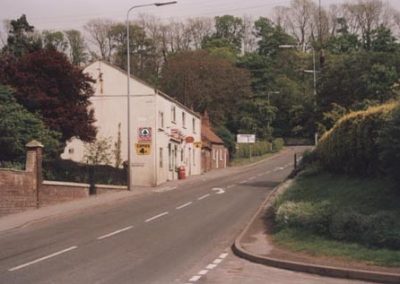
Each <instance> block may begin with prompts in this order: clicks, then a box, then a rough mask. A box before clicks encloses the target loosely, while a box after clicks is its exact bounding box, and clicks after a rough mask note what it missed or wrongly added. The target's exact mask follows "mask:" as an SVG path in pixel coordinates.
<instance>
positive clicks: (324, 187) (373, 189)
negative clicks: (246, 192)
mask: <svg viewBox="0 0 400 284" xmlns="http://www.w3.org/2000/svg"><path fill="white" fill-rule="evenodd" d="M399 203H400V191H399V190H398V189H397V188H396V186H395V185H394V184H393V183H391V182H389V181H386V180H380V179H361V178H351V177H345V176H337V175H332V174H327V173H312V174H306V173H304V174H302V175H300V176H299V177H298V178H297V179H296V182H295V183H294V184H293V185H292V186H291V187H290V188H288V190H287V191H286V192H285V193H283V194H282V195H281V196H279V197H278V198H277V199H276V201H275V204H274V208H275V213H276V215H275V222H276V226H275V232H274V234H273V238H274V240H275V241H276V242H277V243H278V244H279V245H281V246H284V247H287V248H289V249H290V250H294V251H302V252H306V253H308V254H311V255H325V256H334V257H341V258H346V259H349V260H356V261H363V262H367V263H369V264H375V265H381V266H391V267H399V266H400V250H399V249H398V244H399V241H400V234H399V232H400V231H399V228H400V206H399ZM379 218H380V219H379ZM389 219H390V220H391V221H390V222H387V220H389Z"/></svg>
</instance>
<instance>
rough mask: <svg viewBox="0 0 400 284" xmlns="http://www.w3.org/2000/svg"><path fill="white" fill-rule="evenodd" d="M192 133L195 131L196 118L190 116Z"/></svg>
mask: <svg viewBox="0 0 400 284" xmlns="http://www.w3.org/2000/svg"><path fill="white" fill-rule="evenodd" d="M192 128H193V133H196V119H194V118H192Z"/></svg>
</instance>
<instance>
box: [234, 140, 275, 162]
mask: <svg viewBox="0 0 400 284" xmlns="http://www.w3.org/2000/svg"><path fill="white" fill-rule="evenodd" d="M279 146H280V142H279V141H277V142H276V147H279ZM279 150H280V149H278V148H273V146H272V143H270V142H267V141H257V142H256V143H252V144H237V150H236V153H235V159H241V158H249V157H250V153H251V156H252V157H256V156H262V155H265V154H267V153H272V152H273V151H279Z"/></svg>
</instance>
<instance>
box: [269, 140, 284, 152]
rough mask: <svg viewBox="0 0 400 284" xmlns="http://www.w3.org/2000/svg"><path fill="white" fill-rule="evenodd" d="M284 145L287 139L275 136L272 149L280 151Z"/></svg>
mask: <svg viewBox="0 0 400 284" xmlns="http://www.w3.org/2000/svg"><path fill="white" fill-rule="evenodd" d="M284 145H285V141H284V140H283V139H282V138H275V139H274V140H273V141H272V151H274V152H278V151H280V150H281V149H282V148H283V146H284Z"/></svg>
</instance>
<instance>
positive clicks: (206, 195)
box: [197, 193, 210, 200]
mask: <svg viewBox="0 0 400 284" xmlns="http://www.w3.org/2000/svg"><path fill="white" fill-rule="evenodd" d="M209 196H210V194H209V193H207V194H205V195H203V196H200V197H199V198H197V199H198V200H202V199H204V198H207V197H209Z"/></svg>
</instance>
